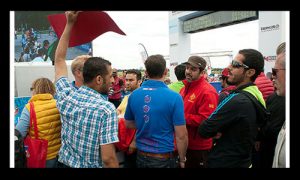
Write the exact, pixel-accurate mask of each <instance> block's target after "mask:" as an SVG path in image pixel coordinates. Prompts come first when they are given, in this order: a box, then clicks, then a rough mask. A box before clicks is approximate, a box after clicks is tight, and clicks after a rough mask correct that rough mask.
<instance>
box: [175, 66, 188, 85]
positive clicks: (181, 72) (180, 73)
mask: <svg viewBox="0 0 300 180" xmlns="http://www.w3.org/2000/svg"><path fill="white" fill-rule="evenodd" d="M185 68H186V65H184V64H179V65H177V66H176V67H175V69H174V71H175V75H176V78H177V80H178V81H182V80H184V79H185Z"/></svg>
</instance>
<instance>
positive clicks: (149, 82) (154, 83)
mask: <svg viewBox="0 0 300 180" xmlns="http://www.w3.org/2000/svg"><path fill="white" fill-rule="evenodd" d="M148 86H149V87H157V88H159V87H164V88H168V86H167V85H166V84H165V83H164V82H162V81H158V80H152V79H149V80H147V81H145V82H143V84H142V87H148Z"/></svg>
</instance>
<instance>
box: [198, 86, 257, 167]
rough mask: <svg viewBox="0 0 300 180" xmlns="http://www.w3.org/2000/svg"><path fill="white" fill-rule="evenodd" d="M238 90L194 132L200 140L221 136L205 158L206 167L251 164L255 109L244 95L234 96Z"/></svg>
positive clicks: (255, 123) (255, 132)
mask: <svg viewBox="0 0 300 180" xmlns="http://www.w3.org/2000/svg"><path fill="white" fill-rule="evenodd" d="M249 85H253V84H248V85H247V86H249ZM241 88H245V86H243V87H241ZM241 88H239V89H237V90H236V91H234V92H233V93H231V94H229V95H228V96H227V98H226V99H224V101H222V102H221V103H220V104H219V106H218V107H217V109H216V111H215V112H214V113H212V115H211V116H210V117H209V118H208V119H207V120H205V121H204V122H203V123H202V124H201V125H200V126H199V131H198V132H199V134H200V135H201V136H203V137H207V138H209V137H213V136H215V135H216V134H217V133H218V132H220V133H222V135H221V137H220V138H219V139H218V140H217V141H216V143H215V144H214V146H213V148H212V150H211V152H210V153H209V155H208V167H211V168H219V167H226V168H236V167H244V168H248V167H249V166H250V165H251V152H252V148H253V145H254V142H255V137H256V135H257V132H258V122H257V118H256V107H255V106H254V104H253V103H252V102H251V100H250V99H249V98H248V97H247V96H246V95H245V94H243V93H238V91H239V90H241Z"/></svg>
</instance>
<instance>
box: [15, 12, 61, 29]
mask: <svg viewBox="0 0 300 180" xmlns="http://www.w3.org/2000/svg"><path fill="white" fill-rule="evenodd" d="M60 13H64V11H15V28H16V29H19V28H22V27H24V28H26V26H27V28H34V29H35V30H39V31H40V30H48V28H49V26H50V23H49V21H48V18H47V16H48V15H50V14H60Z"/></svg>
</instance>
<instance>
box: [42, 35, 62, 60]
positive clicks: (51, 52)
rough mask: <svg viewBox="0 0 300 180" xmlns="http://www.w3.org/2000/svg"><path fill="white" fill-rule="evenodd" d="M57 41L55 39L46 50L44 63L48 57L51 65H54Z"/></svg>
mask: <svg viewBox="0 0 300 180" xmlns="http://www.w3.org/2000/svg"><path fill="white" fill-rule="evenodd" d="M58 41H59V40H58V39H56V40H55V41H54V42H53V43H52V44H51V45H50V46H49V48H48V51H47V53H46V56H45V59H44V60H45V61H46V60H47V58H48V57H50V59H51V61H52V65H54V58H55V51H56V48H57V45H58Z"/></svg>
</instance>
